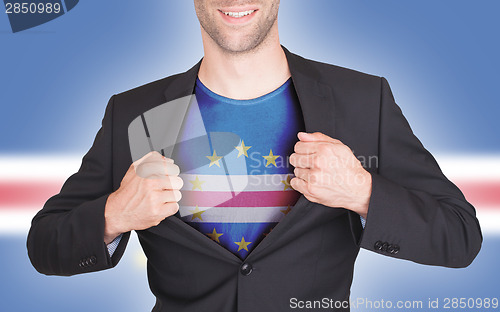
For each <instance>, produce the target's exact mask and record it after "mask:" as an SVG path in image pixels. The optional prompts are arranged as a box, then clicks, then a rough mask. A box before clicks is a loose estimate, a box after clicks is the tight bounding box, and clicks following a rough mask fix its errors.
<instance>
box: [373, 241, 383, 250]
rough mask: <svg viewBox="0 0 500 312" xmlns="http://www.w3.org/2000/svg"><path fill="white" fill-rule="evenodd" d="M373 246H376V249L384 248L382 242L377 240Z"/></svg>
mask: <svg viewBox="0 0 500 312" xmlns="http://www.w3.org/2000/svg"><path fill="white" fill-rule="evenodd" d="M373 248H375V250H382V242H381V241H377V242H376V243H375V245H373Z"/></svg>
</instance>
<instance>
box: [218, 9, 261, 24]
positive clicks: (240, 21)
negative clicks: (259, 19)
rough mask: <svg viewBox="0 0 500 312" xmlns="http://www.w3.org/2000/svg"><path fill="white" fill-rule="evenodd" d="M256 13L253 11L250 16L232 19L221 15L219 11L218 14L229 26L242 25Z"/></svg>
mask: <svg viewBox="0 0 500 312" xmlns="http://www.w3.org/2000/svg"><path fill="white" fill-rule="evenodd" d="M257 11H258V10H255V11H253V12H252V14H248V15H246V16H243V17H232V16H229V15H226V14H224V13H222V12H221V11H219V13H220V14H221V15H222V19H223V20H224V21H225V22H227V23H229V24H243V23H246V22H248V21H249V20H251V19H252V18H253V17H254V15H255V13H257Z"/></svg>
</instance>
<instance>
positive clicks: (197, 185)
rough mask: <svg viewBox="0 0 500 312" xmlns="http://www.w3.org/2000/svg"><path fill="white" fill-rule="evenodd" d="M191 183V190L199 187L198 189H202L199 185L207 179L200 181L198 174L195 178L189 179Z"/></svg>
mask: <svg viewBox="0 0 500 312" xmlns="http://www.w3.org/2000/svg"><path fill="white" fill-rule="evenodd" d="M189 182H191V183H193V188H192V189H191V191H194V190H195V189H197V188H198V189H200V191H203V190H202V189H201V185H202V184H203V183H205V182H207V181H201V180H200V179H199V178H198V176H196V179H194V180H192V181H189Z"/></svg>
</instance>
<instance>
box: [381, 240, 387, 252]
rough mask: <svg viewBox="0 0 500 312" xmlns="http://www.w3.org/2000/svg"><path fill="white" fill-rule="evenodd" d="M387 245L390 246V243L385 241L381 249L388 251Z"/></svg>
mask: <svg viewBox="0 0 500 312" xmlns="http://www.w3.org/2000/svg"><path fill="white" fill-rule="evenodd" d="M387 247H389V244H388V243H387V242H384V243H383V244H382V248H381V249H380V250H382V251H387Z"/></svg>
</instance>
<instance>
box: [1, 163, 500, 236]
mask: <svg viewBox="0 0 500 312" xmlns="http://www.w3.org/2000/svg"><path fill="white" fill-rule="evenodd" d="M436 159H437V161H438V163H439V165H440V167H441V169H442V170H443V172H444V174H445V175H446V176H447V177H448V178H449V179H450V180H451V181H453V182H476V181H482V182H489V181H491V182H493V181H500V155H458V156H456V155H437V156H436ZM80 164H81V156H74V157H71V156H58V155H40V156H36V157H35V156H24V155H3V156H0V182H9V181H10V182H18V181H47V182H58V181H64V180H65V179H67V178H68V177H69V176H70V175H71V174H73V173H75V172H76V171H78V169H79V168H80ZM283 176H284V178H286V176H288V175H283ZM193 180H194V179H193ZM283 180H284V179H283ZM205 184H206V183H205ZM185 185H186V186H191V187H192V184H191V183H189V182H186V181H185ZM203 187H205V185H203ZM240 187H241V185H240ZM203 189H205V188H203ZM42 206H43V203H41V204H40V206H36V207H23V208H21V209H19V208H18V207H16V208H14V207H12V208H10V207H0V235H25V234H26V233H27V231H28V229H29V227H30V223H31V219H32V218H33V216H34V215H35V214H36V212H37V211H38V210H40V209H41V207H42ZM476 209H477V216H478V218H479V221H480V223H481V228H482V230H483V233H485V234H487V235H493V234H494V235H500V226H499V224H500V205H499V206H496V207H481V206H476Z"/></svg>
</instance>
